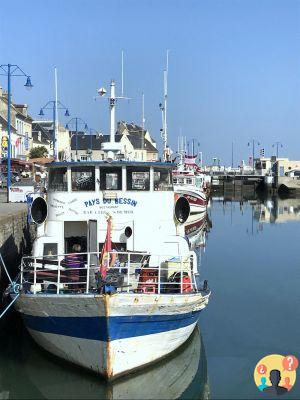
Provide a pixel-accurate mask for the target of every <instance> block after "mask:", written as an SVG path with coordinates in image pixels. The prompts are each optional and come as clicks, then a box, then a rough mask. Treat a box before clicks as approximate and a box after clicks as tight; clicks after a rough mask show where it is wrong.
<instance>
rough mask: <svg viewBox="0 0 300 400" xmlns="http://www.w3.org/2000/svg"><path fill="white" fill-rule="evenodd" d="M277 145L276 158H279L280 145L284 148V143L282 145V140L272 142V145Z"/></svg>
mask: <svg viewBox="0 0 300 400" xmlns="http://www.w3.org/2000/svg"><path fill="white" fill-rule="evenodd" d="M275 146H276V158H278V153H279V152H278V148H279V147H281V148H282V147H283V145H282V143H281V142H275V143H273V144H272V147H275Z"/></svg>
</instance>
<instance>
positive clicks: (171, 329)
mask: <svg viewBox="0 0 300 400" xmlns="http://www.w3.org/2000/svg"><path fill="white" fill-rule="evenodd" d="M115 98H116V97H115V83H114V82H113V81H112V82H111V92H110V99H109V100H110V102H109V104H110V111H111V129H110V142H108V143H104V150H105V154H106V158H105V160H103V161H83V162H78V161H76V162H57V161H54V162H51V163H50V164H48V166H47V168H48V185H47V194H46V196H45V197H42V196H40V197H36V198H34V199H33V201H32V202H31V204H30V218H31V220H32V221H33V222H34V223H36V224H37V238H36V240H35V242H34V245H33V251H32V254H31V255H30V256H24V257H23V258H22V262H21V267H20V275H19V279H18V281H17V282H15V283H14V285H11V286H10V287H9V288H8V291H9V293H10V296H11V298H12V301H14V306H15V308H16V309H17V310H18V311H19V312H20V314H21V316H22V318H23V321H24V324H25V326H26V327H27V329H28V331H29V332H30V334H31V336H32V337H33V338H34V340H35V341H36V342H37V343H38V344H39V345H40V346H41V347H43V348H44V349H46V350H47V351H49V352H50V353H52V354H54V355H56V356H58V357H61V358H62V359H64V360H67V361H70V362H71V363H74V364H76V365H79V366H81V367H83V368H85V369H88V370H90V371H93V372H94V373H96V374H100V375H102V376H103V377H105V378H106V379H108V380H110V379H113V378H115V377H117V376H120V375H123V374H125V373H128V372H130V371H133V370H135V369H137V368H141V367H145V366H146V365H148V364H150V363H152V362H154V361H157V360H159V359H161V358H163V357H165V356H167V355H168V354H170V353H171V352H173V351H174V350H176V349H177V348H178V347H180V346H181V345H182V344H183V343H184V342H185V341H186V340H187V339H188V338H189V336H190V335H191V334H192V332H193V330H194V328H195V326H196V324H197V321H198V319H199V315H200V312H201V311H202V310H203V309H204V308H205V307H206V305H207V304H208V301H209V297H210V289H209V287H208V285H207V281H204V282H202V281H201V280H200V276H199V273H198V271H197V256H196V253H195V252H194V251H192V250H190V248H189V244H188V242H187V240H186V239H185V238H184V237H183V236H182V235H180V234H179V233H178V232H180V229H181V227H182V225H183V224H184V223H185V222H186V220H187V219H188V217H189V214H190V208H189V207H190V206H189V203H188V201H187V199H186V198H185V197H184V196H178V194H177V193H175V192H174V188H173V184H172V170H173V168H174V164H172V163H161V162H157V163H154V162H135V161H125V160H122V159H118V154H119V151H120V148H119V147H118V145H119V144H118V143H116V142H115V129H114V127H115V124H114V115H115V112H114V107H115Z"/></svg>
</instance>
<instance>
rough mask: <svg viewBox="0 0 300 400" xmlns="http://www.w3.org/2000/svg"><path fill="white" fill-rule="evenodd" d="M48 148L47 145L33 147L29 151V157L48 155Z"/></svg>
mask: <svg viewBox="0 0 300 400" xmlns="http://www.w3.org/2000/svg"><path fill="white" fill-rule="evenodd" d="M47 155H48V150H47V149H46V147H45V146H37V147H33V148H32V149H31V150H30V152H29V158H41V157H47Z"/></svg>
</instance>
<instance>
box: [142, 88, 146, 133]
mask: <svg viewBox="0 0 300 400" xmlns="http://www.w3.org/2000/svg"><path fill="white" fill-rule="evenodd" d="M145 122H146V120H145V95H144V93H142V128H143V129H145Z"/></svg>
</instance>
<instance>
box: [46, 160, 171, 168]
mask: <svg viewBox="0 0 300 400" xmlns="http://www.w3.org/2000/svg"><path fill="white" fill-rule="evenodd" d="M80 165H82V166H89V165H91V166H93V165H94V166H97V165H105V166H107V167H109V166H112V167H113V166H122V165H127V166H133V167H138V166H140V167H153V166H154V167H162V168H170V169H174V168H175V167H176V164H175V163H168V162H160V161H112V162H107V161H58V162H51V163H48V164H47V166H48V167H68V166H77V167H78V166H80Z"/></svg>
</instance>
